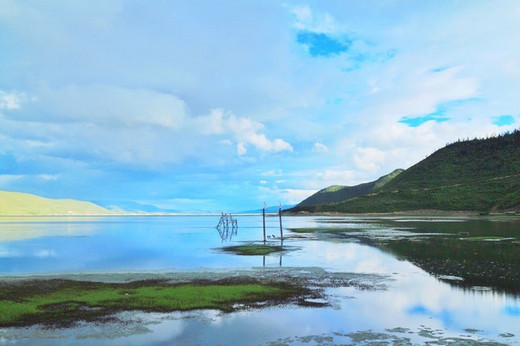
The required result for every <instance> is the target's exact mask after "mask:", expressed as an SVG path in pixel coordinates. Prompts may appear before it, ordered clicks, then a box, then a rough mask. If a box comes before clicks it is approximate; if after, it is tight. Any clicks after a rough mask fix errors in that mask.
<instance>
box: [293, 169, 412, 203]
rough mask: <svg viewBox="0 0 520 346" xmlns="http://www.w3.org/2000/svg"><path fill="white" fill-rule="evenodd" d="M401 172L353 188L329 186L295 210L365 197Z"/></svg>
mask: <svg viewBox="0 0 520 346" xmlns="http://www.w3.org/2000/svg"><path fill="white" fill-rule="evenodd" d="M402 172H403V170H402V169H396V170H395V171H393V172H392V173H390V174H387V175H385V176H382V177H381V178H379V179H377V180H375V181H371V182H369V183H364V184H359V185H355V186H342V185H332V186H329V187H327V188H325V189H323V190H320V191H318V192H316V193H315V194H314V195H312V196H310V197H308V198H307V199H305V200H303V201H302V202H300V203H299V204H298V205H297V208H299V207H309V206H313V205H318V204H329V203H338V202H342V201H345V200H347V199H351V198H354V197H359V196H363V195H367V194H369V193H372V192H374V191H376V190H377V189H380V188H382V187H383V186H385V185H386V184H388V183H389V182H390V181H391V180H392V179H394V178H395V177H397V176H398V175H399V174H400V173H402Z"/></svg>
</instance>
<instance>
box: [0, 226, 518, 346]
mask: <svg viewBox="0 0 520 346" xmlns="http://www.w3.org/2000/svg"><path fill="white" fill-rule="evenodd" d="M237 218H238V223H239V229H238V232H237V234H236V235H235V236H234V237H233V238H232V239H231V240H222V239H221V237H220V235H219V233H218V232H217V230H216V229H215V225H216V224H217V222H218V219H219V217H218V216H175V217H108V218H90V217H79V218H2V219H0V275H1V276H2V277H3V278H4V279H5V278H13V276H19V275H33V274H38V275H41V274H45V275H50V274H57V275H68V274H76V273H82V274H84V273H107V272H108V273H112V274H111V275H117V274H116V273H135V272H154V273H155V272H162V273H168V272H193V271H207V270H211V271H232V270H238V269H239V270H258V271H262V270H263V269H262V268H263V267H264V266H265V267H267V268H269V269H272V270H274V269H276V270H284V269H285V268H292V270H294V268H296V269H298V268H301V270H302V271H309V270H311V271H312V270H313V269H312V268H315V267H319V268H323V269H325V270H326V271H328V272H334V273H357V274H359V275H363V274H378V275H381V279H382V280H383V282H384V284H385V285H386V287H387V288H386V289H384V290H361V289H359V288H355V287H343V288H329V289H327V290H326V293H327V295H328V297H329V302H330V303H331V306H330V307H325V308H302V307H297V306H283V307H272V308H266V309H259V310H253V311H242V312H235V313H231V314H224V313H220V312H215V311H196V312H188V313H171V314H140V313H126V314H122V316H121V318H123V319H125V318H127V319H128V323H125V324H124V325H121V324H113V325H112V324H110V323H108V324H105V325H88V324H85V325H81V326H79V327H77V328H74V329H64V330H51V331H49V330H40V329H38V328H36V327H31V328H24V329H14V328H10V329H0V343H2V342H6V343H15V344H34V343H38V344H49V345H50V344H56V341H57V340H59V342H60V343H62V344H67V343H77V342H78V341H81V343H82V344H100V343H109V344H121V345H127V344H163V343H167V344H218V343H220V344H253V345H254V344H269V343H274V344H302V343H307V344H310V345H312V344H341V343H353V342H355V341H359V342H360V343H363V342H367V341H379V342H389V343H392V342H395V343H400V344H406V343H407V342H411V343H413V344H421V343H425V342H428V341H430V342H432V341H437V342H439V341H440V342H445V343H449V342H450V341H453V342H455V341H456V342H461V341H464V340H466V341H468V340H469V341H481V342H482V341H495V342H499V343H504V344H519V343H520V298H519V297H518V296H515V295H508V294H502V293H496V292H493V291H491V290H488V289H486V288H482V287H476V288H475V289H469V290H468V289H466V290H462V289H460V288H457V287H455V286H451V285H449V284H448V283H444V282H441V281H439V280H437V279H436V278H434V277H433V276H431V275H429V274H428V273H426V272H424V271H423V270H421V269H420V268H418V267H416V266H414V265H413V264H411V263H409V262H407V261H403V260H398V259H397V258H395V257H394V255H392V254H391V253H386V252H383V251H381V250H379V249H377V248H374V247H371V246H367V245H363V244H361V243H356V242H352V241H349V240H347V239H341V237H334V236H332V237H328V236H325V235H323V234H321V235H320V234H296V233H292V232H290V231H289V228H342V229H345V230H349V231H350V232H352V231H359V232H365V233H367V232H368V233H370V234H372V235H373V236H374V237H395V236H399V237H408V236H410V237H413V236H416V235H421V234H422V235H424V234H430V233H435V234H436V233H439V234H442V233H449V232H462V231H467V232H472V234H473V233H475V234H478V235H485V236H489V235H492V234H494V235H502V236H511V237H516V238H518V237H519V236H520V234H519V232H520V227H519V226H520V224H519V223H518V221H513V220H514V219H512V220H509V221H503V220H502V219H501V220H500V221H493V220H489V219H486V220H482V219H440V218H407V219H405V218H368V217H367V218H357V217H336V218H330V217H328V218H324V217H285V218H284V233H285V234H286V236H288V239H286V241H285V242H284V245H286V246H289V247H291V248H292V249H293V251H289V252H287V253H284V254H283V255H279V254H273V255H269V256H265V257H262V256H236V255H232V254H228V253H223V252H221V251H219V248H221V247H223V246H228V245H236V244H242V243H244V242H252V241H259V240H261V239H262V229H261V225H262V219H261V216H238V217H237ZM267 225H268V234H269V235H275V236H278V235H279V229H278V219H277V218H276V217H269V218H268V219H267ZM274 239H275V240H273V243H277V242H279V240H277V239H276V238H274ZM0 313H1V312H0ZM363 340H364V341H363Z"/></svg>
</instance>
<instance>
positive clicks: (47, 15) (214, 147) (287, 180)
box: [0, 0, 520, 212]
mask: <svg viewBox="0 0 520 346" xmlns="http://www.w3.org/2000/svg"><path fill="white" fill-rule="evenodd" d="M519 95H520V2H518V1H517V0H496V1H487V0H485V1H481V0H466V1H463V0H460V1H459V0H435V1H433V0H424V1H412V0H409V1H406V0H402V1H400V0H372V1H371V0H363V1H359V0H356V1H354V0H343V1H332V0H320V1H285V2H283V1H274V0H273V1H270V0H251V1H249V0H248V1H242V0H240V1H238V0H236V1H230V0H227V1H222V0H212V1H203V0H198V1H166V0H156V1H148V0H110V1H106V0H90V1H74V0H72V1H58V0H1V1H0V190H8V191H20V192H28V193H34V194H38V195H41V196H44V197H49V198H74V199H81V200H87V201H95V202H97V203H100V204H102V205H104V206H118V205H119V206H124V205H128V203H139V204H145V205H151V206H155V207H157V208H163V209H168V210H176V211H186V212H187V211H190V212H193V211H197V212H205V211H212V212H218V211H240V210H249V209H259V208H262V206H263V204H264V202H265V203H267V205H278V204H279V203H282V204H294V203H298V202H300V201H301V200H303V199H304V198H306V197H308V196H310V195H311V194H312V193H314V192H316V191H318V190H320V189H322V188H325V187H327V186H330V185H334V184H339V185H356V184H359V183H364V182H368V181H372V180H375V179H377V178H378V177H380V176H382V175H385V174H388V173H390V172H391V171H393V170H394V169H397V168H404V169H406V168H408V167H410V166H412V165H413V164H415V163H417V162H419V161H420V160H422V159H424V158H425V157H427V156H428V155H430V154H432V153H433V152H434V151H435V150H437V149H439V148H442V147H444V146H445V145H446V144H448V143H452V142H455V141H457V140H459V139H467V138H475V137H478V138H484V137H488V136H492V135H498V134H500V133H504V132H507V131H512V130H514V129H517V128H519V127H520V97H519Z"/></svg>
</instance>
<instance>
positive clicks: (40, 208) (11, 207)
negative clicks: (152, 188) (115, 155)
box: [0, 191, 113, 216]
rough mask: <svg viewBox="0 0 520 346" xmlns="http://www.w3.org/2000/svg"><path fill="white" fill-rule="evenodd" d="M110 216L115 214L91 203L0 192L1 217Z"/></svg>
mask: <svg viewBox="0 0 520 346" xmlns="http://www.w3.org/2000/svg"><path fill="white" fill-rule="evenodd" d="M109 214H113V212H112V211H110V210H108V209H105V208H102V207H100V206H98V205H96V204H94V203H90V202H83V201H77V200H73V199H50V198H44V197H39V196H36V195H32V194H29V193H21V192H8V191H0V216H38V215H42V216H43V215H109Z"/></svg>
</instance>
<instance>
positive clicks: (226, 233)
mask: <svg viewBox="0 0 520 346" xmlns="http://www.w3.org/2000/svg"><path fill="white" fill-rule="evenodd" d="M216 229H217V231H218V234H219V235H220V239H222V242H224V241H231V240H232V239H233V236H235V235H237V233H238V220H237V219H236V218H233V216H232V215H231V214H225V213H222V215H221V216H220V219H219V221H218V223H217V226H216Z"/></svg>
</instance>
